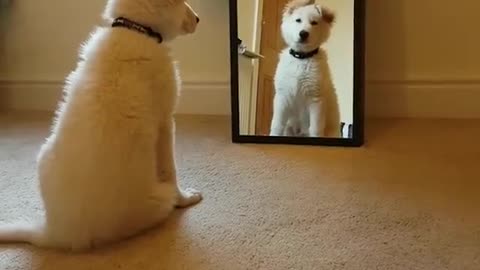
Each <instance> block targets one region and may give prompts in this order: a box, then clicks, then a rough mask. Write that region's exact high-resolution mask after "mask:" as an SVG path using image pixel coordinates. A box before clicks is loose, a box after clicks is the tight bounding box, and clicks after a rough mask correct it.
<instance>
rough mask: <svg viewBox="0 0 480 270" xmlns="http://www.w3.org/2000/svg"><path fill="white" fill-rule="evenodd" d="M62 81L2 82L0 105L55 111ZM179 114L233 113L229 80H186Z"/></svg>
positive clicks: (22, 109) (0, 86)
mask: <svg viewBox="0 0 480 270" xmlns="http://www.w3.org/2000/svg"><path fill="white" fill-rule="evenodd" d="M62 87H63V82H61V81H26V80H21V81H6V80H3V81H0V108H1V109H3V110H15V111H53V110H55V109H56V107H57V103H58V101H59V100H60V98H61V93H62ZM177 114H206V115H229V114H230V83H229V82H184V84H183V89H182V95H181V97H180V100H179V104H178V108H177Z"/></svg>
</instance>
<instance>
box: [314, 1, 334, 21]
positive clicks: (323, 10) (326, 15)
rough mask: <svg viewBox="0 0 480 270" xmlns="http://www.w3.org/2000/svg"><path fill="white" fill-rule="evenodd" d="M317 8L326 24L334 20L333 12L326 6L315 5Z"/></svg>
mask: <svg viewBox="0 0 480 270" xmlns="http://www.w3.org/2000/svg"><path fill="white" fill-rule="evenodd" d="M317 9H318V10H319V11H320V14H322V20H323V21H324V22H326V23H328V24H332V23H334V22H335V17H336V15H335V13H334V12H333V11H332V10H331V9H329V8H327V7H320V6H318V5H317Z"/></svg>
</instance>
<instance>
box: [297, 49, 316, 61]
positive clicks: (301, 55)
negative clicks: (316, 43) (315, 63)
mask: <svg viewBox="0 0 480 270" xmlns="http://www.w3.org/2000/svg"><path fill="white" fill-rule="evenodd" d="M319 50H320V49H319V48H316V49H315V50H313V51H310V52H297V51H295V50H294V49H290V54H291V55H292V56H293V57H295V58H297V59H307V58H311V57H313V56H315V55H316V54H318V51H319Z"/></svg>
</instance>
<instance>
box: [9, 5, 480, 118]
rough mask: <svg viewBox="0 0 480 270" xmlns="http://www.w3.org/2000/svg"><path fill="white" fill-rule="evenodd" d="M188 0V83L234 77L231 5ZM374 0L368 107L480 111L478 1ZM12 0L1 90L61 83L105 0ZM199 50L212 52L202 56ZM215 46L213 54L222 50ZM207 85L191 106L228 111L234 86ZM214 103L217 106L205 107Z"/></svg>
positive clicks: (183, 45) (182, 52)
mask: <svg viewBox="0 0 480 270" xmlns="http://www.w3.org/2000/svg"><path fill="white" fill-rule="evenodd" d="M239 1H242V0H239ZM325 1H331V2H334V1H339V0H325ZM190 2H191V3H192V4H193V5H194V7H195V8H197V9H198V10H199V11H200V15H201V16H202V17H203V18H204V19H203V20H202V23H203V24H202V26H201V27H200V30H199V33H198V35H197V36H195V37H191V38H189V39H186V40H182V41H179V44H177V45H179V46H177V49H176V54H177V55H179V58H180V60H181V63H182V67H183V68H184V72H183V73H184V77H185V79H186V80H189V81H200V80H204V81H207V82H208V81H210V82H214V81H225V80H228V74H229V65H228V63H229V52H228V50H229V47H228V33H229V32H228V1H220V0H191V1H190ZM366 2H367V31H366V32H367V34H366V36H367V64H366V68H367V78H368V80H369V82H368V84H367V91H366V92H367V93H366V95H367V113H368V114H369V115H373V116H381V117H388V116H402V117H403V116H407V117H480V105H479V100H480V50H478V48H480V35H479V34H478V33H479V30H478V27H479V23H478V22H479V16H478V11H479V10H480V1H478V0H461V1H457V2H454V1H447V0H421V1H419V0H367V1H366ZM12 3H13V4H14V8H13V10H11V12H12V14H10V15H11V16H10V18H8V19H9V22H10V25H9V29H10V30H9V31H8V33H5V31H3V29H5V28H3V27H4V25H3V26H2V28H0V29H1V30H2V33H0V39H2V42H4V43H3V44H1V43H0V44H1V45H0V90H1V89H2V87H3V89H4V88H5V81H18V80H40V81H41V80H60V79H63V76H64V75H65V74H66V73H67V72H68V70H69V69H70V68H72V67H73V65H74V63H75V58H76V52H77V48H78V44H79V42H81V41H82V40H83V39H84V38H85V37H86V36H87V34H88V32H89V31H90V28H91V25H92V24H93V23H95V22H96V21H97V18H98V14H99V12H100V10H101V8H102V6H103V4H104V1H78V0H42V1H38V0H21V1H12ZM207 18H208V19H207ZM5 21H6V20H5V17H3V18H2V20H0V22H1V23H2V24H5ZM200 33H201V34H200ZM5 42H6V43H5ZM347 44H348V43H347ZM198 48H204V49H205V50H204V51H202V52H201V53H198ZM2 52H3V53H2ZM207 52H214V56H211V55H209V54H208V53H207ZM2 81H3V83H2ZM2 85H3V86H2ZM28 87H29V89H30V88H31V87H30V86H28ZM38 89H40V88H38ZM199 89H200V88H199ZM202 89H203V90H198V91H197V90H195V91H194V92H192V93H193V94H194V98H192V103H189V106H195V105H194V104H200V105H197V106H199V107H198V108H197V110H196V111H198V112H199V113H201V112H202V111H209V108H220V106H223V107H222V108H223V109H222V110H221V112H220V111H219V113H229V111H228V108H227V107H228V106H225V105H226V104H229V103H230V101H229V94H228V88H222V89H223V90H221V91H209V90H208V89H212V88H211V87H210V84H209V83H207V85H206V87H204V88H202ZM15 93H16V92H10V94H15ZM26 93H28V95H26V96H27V97H31V102H32V103H31V104H27V105H28V106H36V104H35V103H36V102H37V101H39V100H40V99H38V98H42V97H43V98H45V94H44V93H43V92H41V93H40V92H38V91H37V92H35V91H30V92H25V94H26ZM22 97H23V96H21V95H20V96H19V97H18V99H17V100H19V101H20V100H23V98H22ZM212 99H215V103H208V105H205V104H206V103H202V102H211V100H212ZM193 101H194V102H193ZM45 104H50V103H45ZM201 104H204V105H201ZM27 105H26V104H23V105H22V106H27ZM37 105H38V104H37Z"/></svg>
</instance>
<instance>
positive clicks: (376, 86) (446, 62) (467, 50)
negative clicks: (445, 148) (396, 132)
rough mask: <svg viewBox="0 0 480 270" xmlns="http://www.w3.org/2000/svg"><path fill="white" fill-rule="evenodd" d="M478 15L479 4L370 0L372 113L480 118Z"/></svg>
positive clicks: (369, 101) (472, 1) (369, 102)
mask: <svg viewBox="0 0 480 270" xmlns="http://www.w3.org/2000/svg"><path fill="white" fill-rule="evenodd" d="M479 11H480V1H478V0H461V1H456V2H454V1H447V0H421V1H418V0H393V1H390V0H368V1H367V34H366V37H367V79H368V80H369V82H370V83H369V84H368V85H367V109H368V110H367V111H368V113H369V114H370V115H374V116H402V117H404V116H408V117H480V50H479V48H480V34H479V33H480V31H479V29H478V28H479V26H480V20H479Z"/></svg>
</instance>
